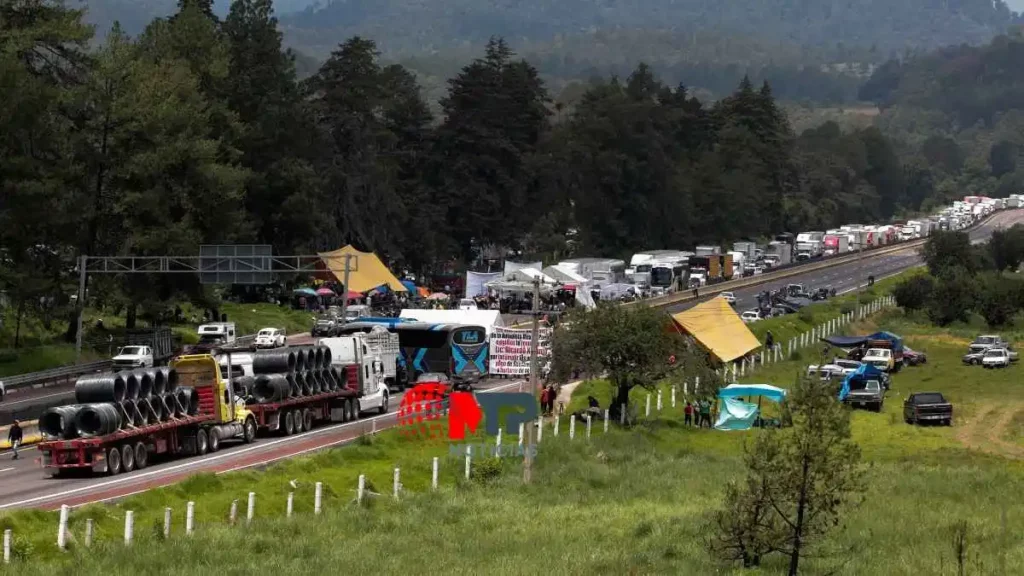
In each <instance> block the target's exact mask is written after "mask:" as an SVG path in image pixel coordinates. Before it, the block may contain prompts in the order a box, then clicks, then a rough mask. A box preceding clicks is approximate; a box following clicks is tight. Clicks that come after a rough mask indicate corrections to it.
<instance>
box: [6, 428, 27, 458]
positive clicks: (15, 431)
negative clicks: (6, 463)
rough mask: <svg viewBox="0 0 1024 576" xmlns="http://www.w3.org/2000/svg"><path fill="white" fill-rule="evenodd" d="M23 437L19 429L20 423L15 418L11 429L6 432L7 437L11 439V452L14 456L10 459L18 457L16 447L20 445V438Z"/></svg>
mask: <svg viewBox="0 0 1024 576" xmlns="http://www.w3.org/2000/svg"><path fill="white" fill-rule="evenodd" d="M23 437H24V435H23V433H22V431H21V424H19V423H18V421H17V420H15V421H14V423H13V424H11V429H10V430H9V431H8V432H7V439H8V440H10V441H11V452H14V456H13V457H12V458H11V460H17V459H18V447H19V446H21V440H22V438H23Z"/></svg>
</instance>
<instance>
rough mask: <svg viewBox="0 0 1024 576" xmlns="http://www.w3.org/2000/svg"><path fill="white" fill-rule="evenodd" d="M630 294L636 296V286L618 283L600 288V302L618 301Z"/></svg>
mask: <svg viewBox="0 0 1024 576" xmlns="http://www.w3.org/2000/svg"><path fill="white" fill-rule="evenodd" d="M595 288H596V287H595ZM630 294H632V295H636V286H634V285H632V284H621V283H619V284H607V285H605V286H601V300H618V299H619V298H622V297H623V296H628V295H630Z"/></svg>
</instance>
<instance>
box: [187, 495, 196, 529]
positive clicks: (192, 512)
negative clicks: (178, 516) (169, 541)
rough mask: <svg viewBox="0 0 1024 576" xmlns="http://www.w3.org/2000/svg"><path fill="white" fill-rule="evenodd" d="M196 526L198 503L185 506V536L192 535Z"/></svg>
mask: <svg viewBox="0 0 1024 576" xmlns="http://www.w3.org/2000/svg"><path fill="white" fill-rule="evenodd" d="M195 524H196V503H195V502H189V503H188V504H186V505H185V534H186V535H187V536H191V535H192V531H193V529H194V528H195Z"/></svg>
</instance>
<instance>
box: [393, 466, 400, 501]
mask: <svg viewBox="0 0 1024 576" xmlns="http://www.w3.org/2000/svg"><path fill="white" fill-rule="evenodd" d="M401 478H402V476H401V469H399V468H395V478H394V480H392V486H391V491H392V494H393V495H394V497H395V500H398V493H399V492H400V491H401V490H402V480H401Z"/></svg>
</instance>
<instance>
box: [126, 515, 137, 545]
mask: <svg viewBox="0 0 1024 576" xmlns="http://www.w3.org/2000/svg"><path fill="white" fill-rule="evenodd" d="M134 535H135V512H132V511H131V510H128V511H127V512H125V513H124V545H125V546H131V544H132V537H133V536H134Z"/></svg>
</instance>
